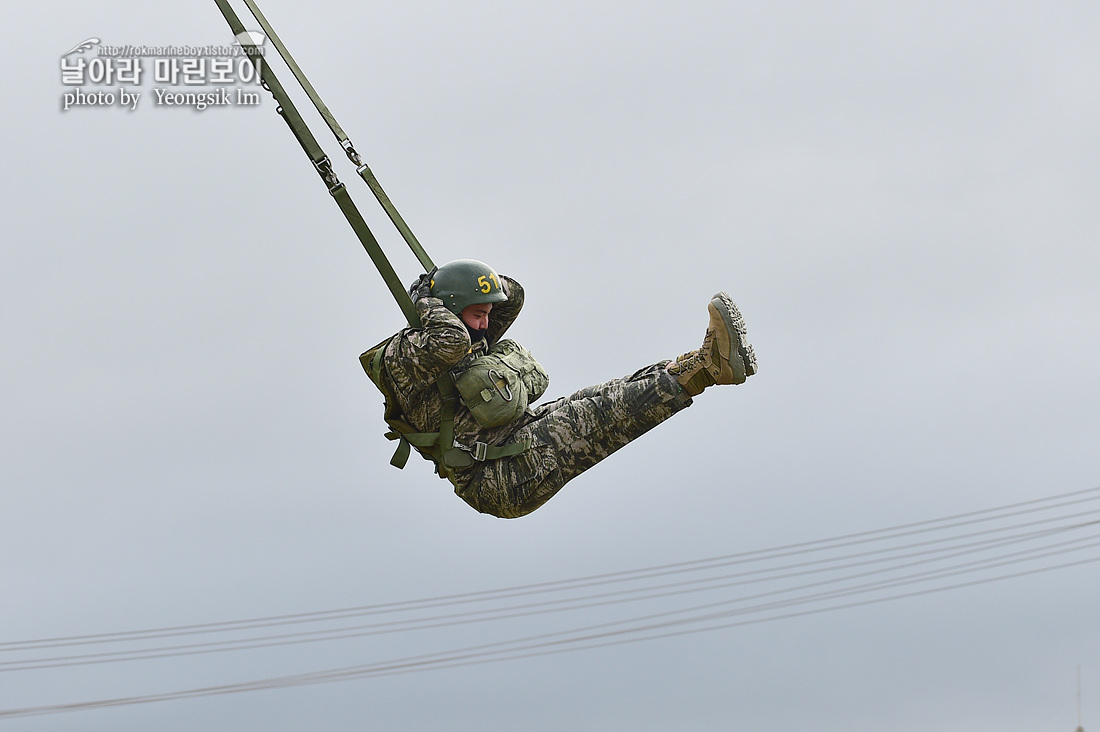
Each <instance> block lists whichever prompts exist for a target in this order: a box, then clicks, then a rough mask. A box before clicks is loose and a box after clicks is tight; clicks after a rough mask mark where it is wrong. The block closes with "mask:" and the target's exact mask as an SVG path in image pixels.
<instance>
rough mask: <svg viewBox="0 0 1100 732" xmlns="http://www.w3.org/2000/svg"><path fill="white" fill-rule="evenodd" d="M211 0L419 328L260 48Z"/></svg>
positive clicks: (229, 11)
mask: <svg viewBox="0 0 1100 732" xmlns="http://www.w3.org/2000/svg"><path fill="white" fill-rule="evenodd" d="M214 1H215V3H217V5H218V8H219V9H220V10H221V12H222V15H223V16H225V19H226V22H228V23H229V27H230V29H231V30H232V31H233V34H234V35H235V36H236V37H237V41H238V42H239V43H240V44H241V46H242V47H243V48H244V50H245V53H246V54H247V55H248V57H249V59H250V60H251V61H252V63H253V64H254V65H255V66H256V69H257V71H259V73H260V78H261V80H262V83H263V86H264V88H265V89H267V90H268V91H269V92H271V95H272V96H273V97H274V98H275V101H276V102H277V103H278V105H279V106H278V108H277V110H276V111H277V112H278V113H279V115H280V116H281V117H282V118H283V119H284V120H285V121H286V123H287V125H288V126H289V127H290V131H291V132H292V133H293V134H294V137H295V139H296V140H298V144H299V145H301V147H302V150H304V151H305V153H306V155H307V156H308V157H309V159H310V161H311V162H312V163H313V166H314V168H315V169H316V170H317V173H318V174H319V175H320V176H321V179H322V180H323V181H324V183H325V186H326V187H327V188H328V191H329V193H330V194H331V195H332V197H333V198H334V199H336V203H337V205H339V206H340V210H341V211H342V212H343V214H344V217H345V218H346V219H347V220H348V223H349V224H350V225H351V228H352V230H354V231H355V235H356V236H357V237H358V238H359V242H360V243H361V244H362V245H363V248H364V249H365V250H366V251H367V254H368V255H370V258H371V261H372V262H374V266H375V267H376V268H377V269H378V273H379V274H380V275H382V279H383V280H384V281H385V283H386V286H387V287H388V288H389V290H390V294H392V295H393V298H394V299H395V300H396V301H397V305H398V307H400V308H401V312H402V314H404V316H405V319H406V320H407V321H408V323H409V325H411V326H412V327H414V328H418V327H420V317H419V315H418V314H417V312H416V307H415V306H414V305H413V302H412V298H410V297H409V294H408V293H407V292H406V291H405V288H404V287H403V286H402V284H401V280H400V278H398V276H397V273H396V272H394V270H393V267H392V266H391V265H390V263H389V260H387V259H386V255H385V253H384V252H383V251H382V247H381V246H380V245H379V244H378V240H377V239H375V237H374V234H373V233H372V232H371V230H370V227H368V226H367V222H366V221H364V220H363V216H362V214H360V213H359V210H358V209H357V208H356V207H355V202H354V201H352V200H351V196H350V195H348V192H347V189H346V188H345V186H344V184H343V183H341V182H340V180H339V178H337V176H336V173H335V171H333V169H332V163H331V161H330V160H329V158H328V156H327V155H325V152H324V150H322V149H321V146H320V144H318V142H317V138H316V137H314V136H313V133H312V132H310V130H309V127H308V126H307V125H306V123H305V120H303V119H302V116H301V115H300V114H299V113H298V109H297V108H296V107H295V106H294V102H292V101H291V99H290V97H289V95H288V94H287V93H286V90H285V89H284V88H283V86H282V84H280V83H279V80H278V79H277V78H276V76H275V73H274V72H273V71H272V70H271V67H270V66H269V65H268V64H266V63H263V55H262V53H261V52H260V49H259V48H258V47H257V46H256V45H255V44H254V43H250V42H249V40H248V35H247V32H246V31H245V28H244V25H243V24H242V23H241V21H240V18H238V17H237V14H236V13H235V12H234V11H233V8H231V7H230V6H229V2H228V0H214Z"/></svg>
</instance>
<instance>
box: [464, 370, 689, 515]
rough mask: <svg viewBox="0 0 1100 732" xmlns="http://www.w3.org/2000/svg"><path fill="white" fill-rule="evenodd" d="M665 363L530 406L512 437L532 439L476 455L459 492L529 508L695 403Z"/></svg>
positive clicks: (486, 505)
mask: <svg viewBox="0 0 1100 732" xmlns="http://www.w3.org/2000/svg"><path fill="white" fill-rule="evenodd" d="M666 363H667V362H666V361H662V362H661V363H657V364H654V365H652V366H647V367H646V368H644V369H642V370H640V371H638V372H636V373H634V374H633V375H631V376H628V377H627V378H625V379H615V380H613V381H608V382H607V383H605V384H600V385H598V386H590V387H588V388H586V389H581V390H580V391H578V392H576V393H575V394H573V395H571V396H567V397H562V398H561V399H558V400H556V401H553V402H549V403H547V404H543V405H541V406H539V407H535V408H533V409H531V410H529V411H528V412H527V414H525V415H524V416H523V417H522V418H520V419H519V420H517V421H516V423H515V427H516V429H515V431H514V432H512V435H511V438H510V439H509V441H510V442H512V441H518V440H525V439H528V440H531V447H529V448H528V449H527V450H525V451H524V452H522V453H520V454H519V455H516V456H514V457H507V458H501V459H499V460H488V461H485V462H483V463H477V464H476V465H475V466H473V467H472V468H470V470H469V471H468V472H467V474H466V475H463V476H462V477H461V479H460V482H459V487H457V488H456V489H455V492H456V493H457V494H458V495H459V496H460V497H461V498H462V500H464V501H466V502H467V503H468V504H470V505H471V506H473V507H474V508H475V509H477V510H478V511H480V512H482V513H489V514H492V515H494V516H499V517H501V518H517V517H519V516H524V515H526V514H529V513H531V512H532V511H534V510H535V509H536V508H538V507H539V506H541V505H542V504H544V503H546V502H547V501H548V500H550V498H551V497H553V495H554V494H555V493H557V492H558V491H559V490H561V488H562V486H564V485H565V484H566V483H567V482H569V481H570V480H572V479H573V478H576V477H577V476H578V475H580V474H581V473H583V472H584V471H585V470H588V469H589V468H591V467H592V466H593V465H595V464H596V463H598V462H600V461H601V460H603V459H604V458H606V457H607V456H608V455H610V454H611V453H613V452H615V451H616V450H618V449H619V448H620V447H622V446H624V445H626V444H627V443H628V442H630V441H632V440H634V439H636V438H638V437H640V436H641V435H643V434H644V433H646V432H648V431H649V430H651V429H652V428H654V427H656V426H657V425H658V424H660V423H661V422H663V421H665V420H666V419H668V418H669V417H671V416H672V415H674V414H676V412H679V411H680V410H681V409H683V408H684V407H687V406H689V405H690V404H691V397H690V396H688V395H687V392H685V391H684V390H683V389H682V388H681V387H680V384H679V382H678V381H677V380H676V377H674V376H670V375H669V374H668V372H666V371H665V368H664V367H665V364H666Z"/></svg>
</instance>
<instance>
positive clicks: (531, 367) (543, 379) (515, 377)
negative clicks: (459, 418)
mask: <svg viewBox="0 0 1100 732" xmlns="http://www.w3.org/2000/svg"><path fill="white" fill-rule="evenodd" d="M549 385H550V377H548V376H547V375H546V371H545V370H544V369H543V368H542V366H541V365H540V364H539V362H538V361H536V360H535V358H534V356H532V355H531V353H530V352H529V351H528V350H527V349H526V348H524V347H523V346H521V345H520V344H518V343H516V342H515V341H512V340H503V341H500V342H499V343H497V344H496V345H494V346H493V347H492V348H490V349H489V352H488V353H487V354H485V355H484V356H481V357H479V358H477V359H476V360H475V361H474V362H473V363H472V364H470V366H469V367H467V368H466V369H465V370H464V371H463V372H462V373H461V374H457V375H456V376H455V387H456V388H457V389H458V394H459V397H460V398H461V400H462V403H463V404H464V405H465V406H466V408H467V409H469V410H470V413H471V414H473V415H474V419H475V420H477V423H478V424H479V425H481V426H482V427H500V426H502V425H506V424H508V423H510V422H513V421H515V420H516V419H518V418H519V416H520V415H522V414H523V413H524V411H525V410H526V409H527V405H528V404H530V403H531V402H533V401H535V400H536V399H538V398H539V397H540V396H542V395H543V394H544V393H545V392H546V387H547V386H549Z"/></svg>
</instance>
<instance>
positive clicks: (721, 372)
mask: <svg viewBox="0 0 1100 732" xmlns="http://www.w3.org/2000/svg"><path fill="white" fill-rule="evenodd" d="M707 310H708V311H710V325H709V326H707V334H706V335H705V336H704V337H703V345H702V346H700V347H699V349H698V350H695V351H690V352H688V353H685V354H684V355H683V356H680V357H679V358H677V359H676V360H675V361H672V362H670V363H669V364H668V366H667V367H666V368H667V369H668V372H669V373H670V374H672V375H673V376H675V377H676V378H677V380H679V382H680V385H681V386H683V387H684V391H686V392H687V393H688V394H689V395H691V396H695V395H697V394H700V393H702V391H703V389H705V388H707V387H708V386H714V385H715V384H743V383H745V379H747V378H748V377H750V376H752V375H753V374H755V373H756V354H755V353H753V350H752V346H750V345H749V344H748V342H747V341H746V340H745V319H744V318H742V317H741V312H740V311H739V310H738V309H737V306H736V305H734V304H733V300H732V299H731V298H730V296H729V295H728V294H726V293H725V292H719V293H718V294H717V295H715V296H714V297H713V298H711V301H710V304H709V305H707Z"/></svg>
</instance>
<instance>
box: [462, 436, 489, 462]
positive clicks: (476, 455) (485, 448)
mask: <svg viewBox="0 0 1100 732" xmlns="http://www.w3.org/2000/svg"><path fill="white" fill-rule="evenodd" d="M454 446H455V447H457V448H458V449H459V450H462V451H463V452H467V453H469V454H470V457H472V458H473V459H474V460H476V461H477V462H479V463H483V462H485V461H486V460H488V459H489V457H488V456H489V443H487V442H475V443H474V444H473V447H467V446H466V445H463V444H462V443H461V442H459V441H458V440H455V443H454Z"/></svg>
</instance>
